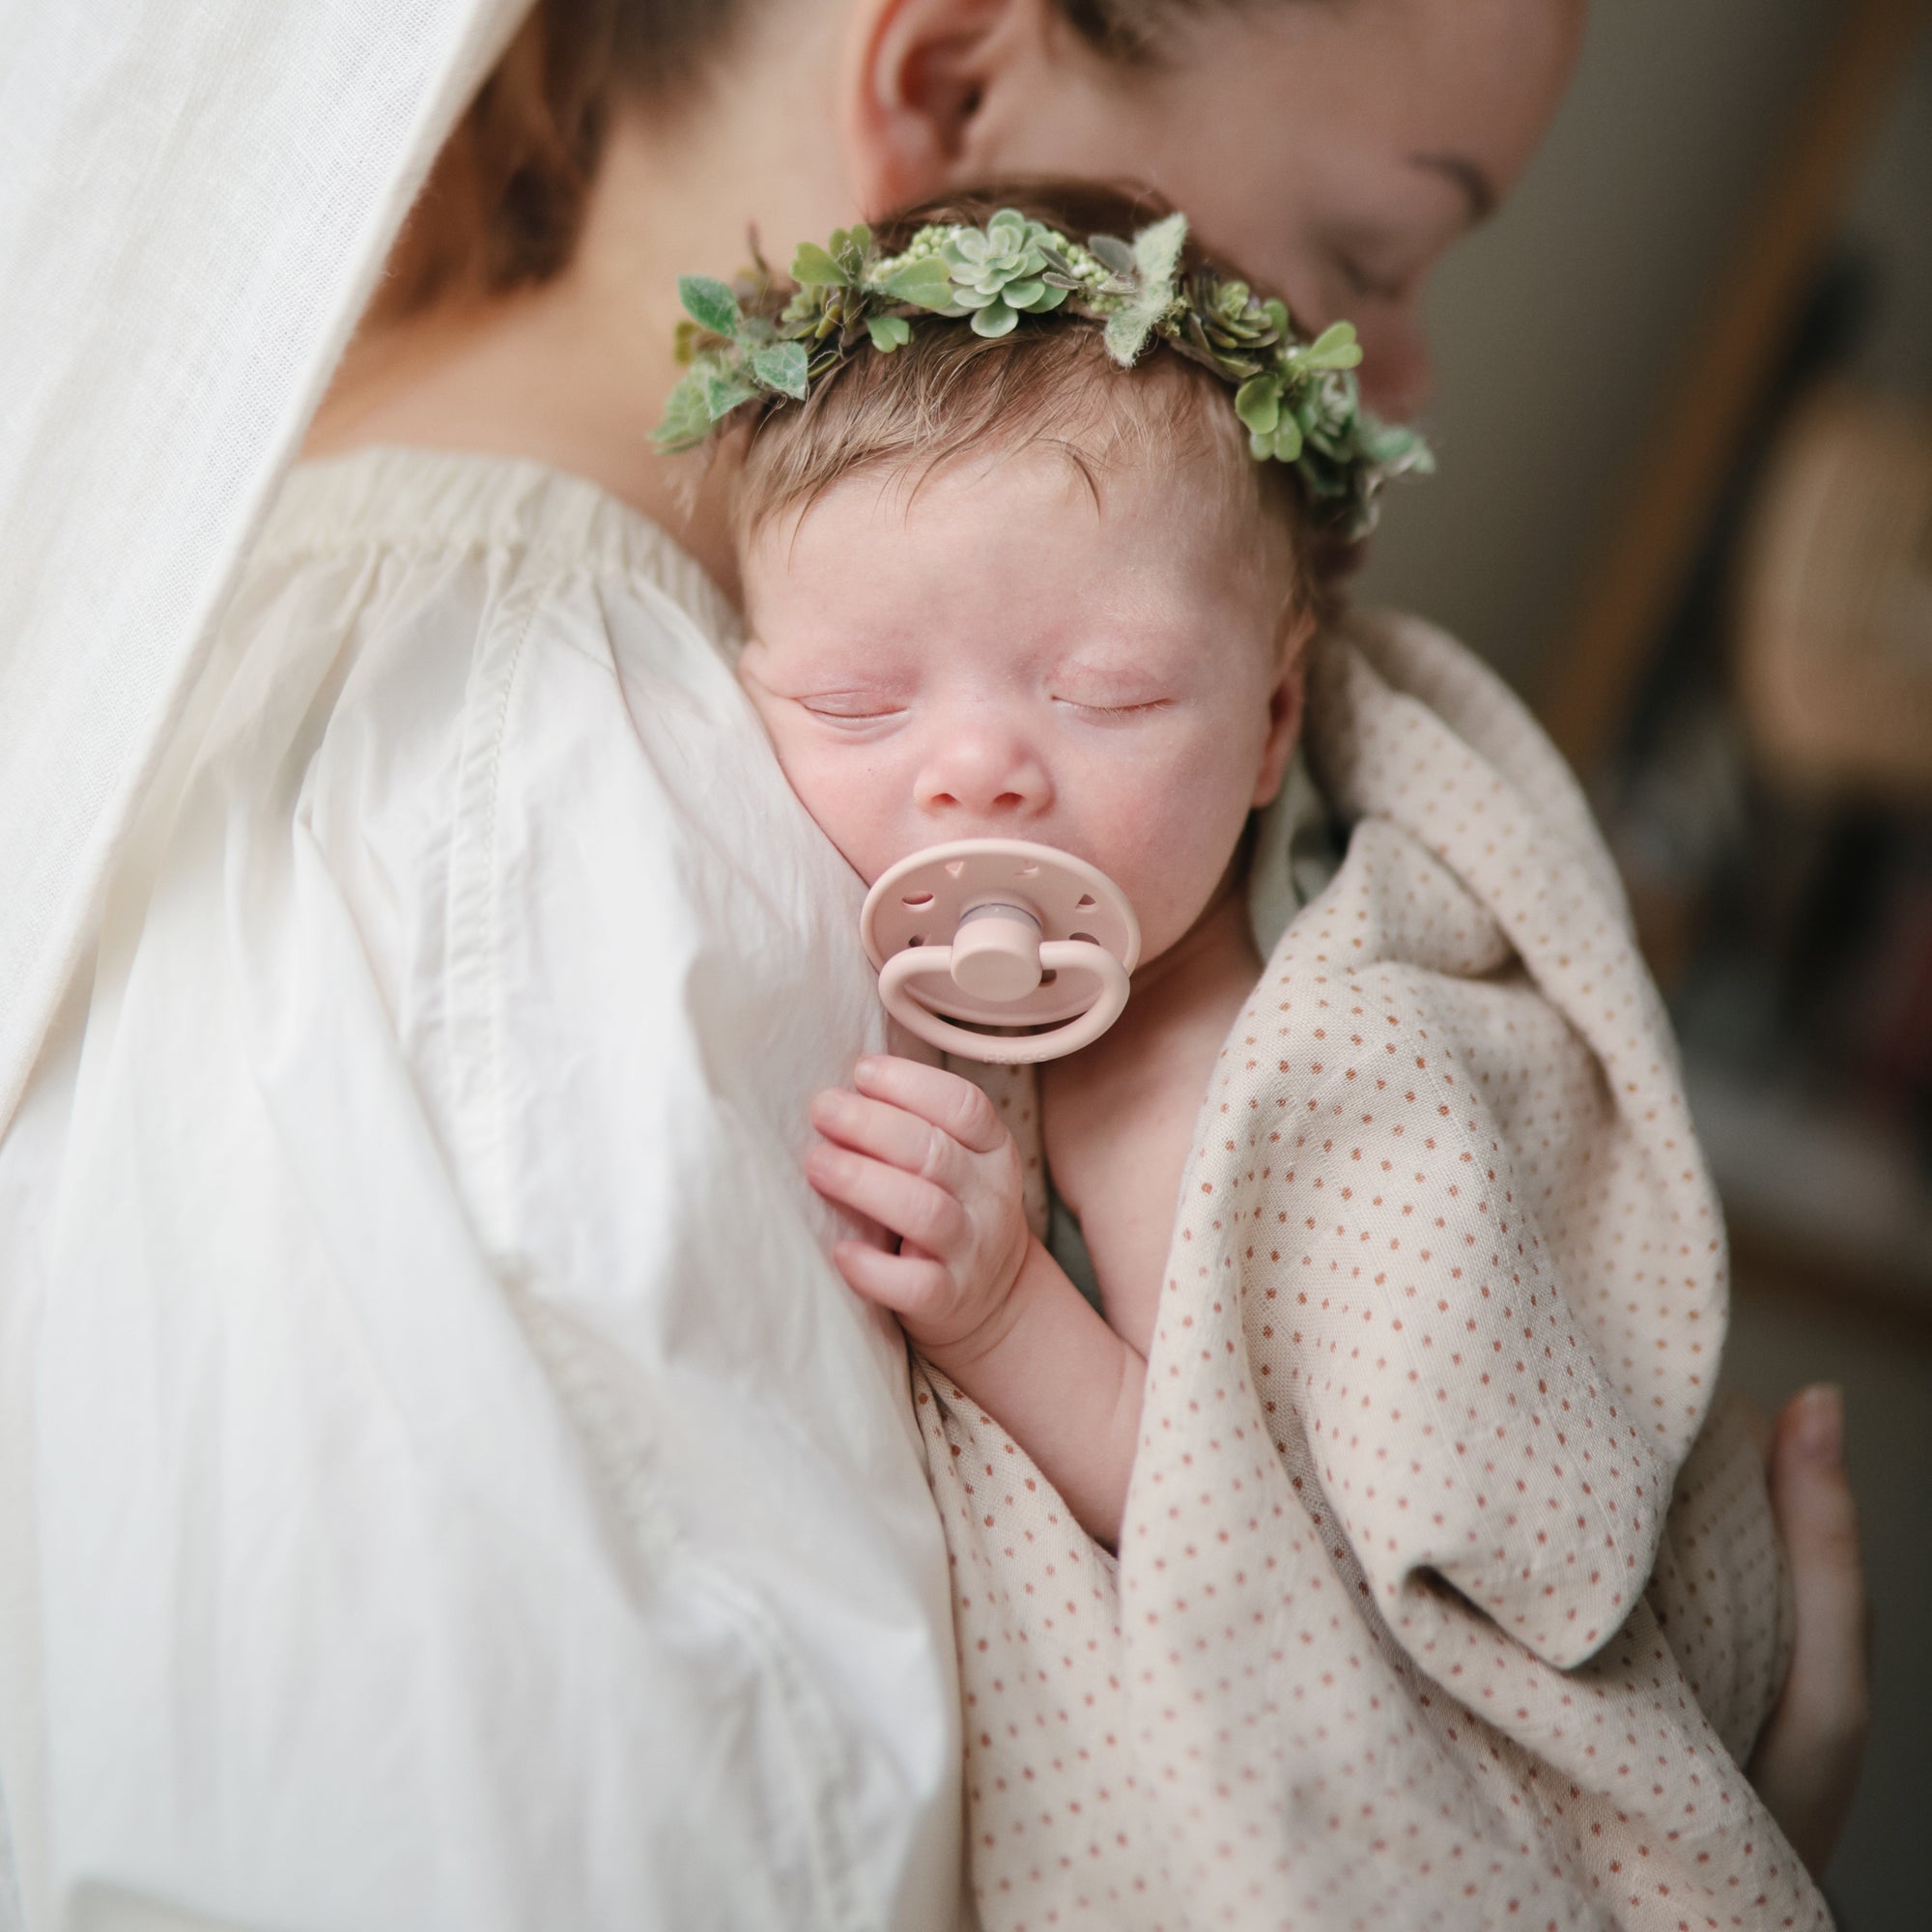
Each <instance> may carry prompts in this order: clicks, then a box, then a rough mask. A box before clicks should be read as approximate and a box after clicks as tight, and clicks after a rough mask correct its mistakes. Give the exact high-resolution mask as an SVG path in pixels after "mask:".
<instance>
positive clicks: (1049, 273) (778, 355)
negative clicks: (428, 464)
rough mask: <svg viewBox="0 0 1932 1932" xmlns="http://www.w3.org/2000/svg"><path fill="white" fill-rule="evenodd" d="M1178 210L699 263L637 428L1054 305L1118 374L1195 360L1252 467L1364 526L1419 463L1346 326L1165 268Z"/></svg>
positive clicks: (803, 387)
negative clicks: (1274, 467) (1148, 221)
mask: <svg viewBox="0 0 1932 1932" xmlns="http://www.w3.org/2000/svg"><path fill="white" fill-rule="evenodd" d="M1186 240H1187V218H1186V216H1185V215H1183V214H1179V213H1174V214H1169V215H1167V216H1166V217H1164V218H1163V219H1161V220H1159V221H1156V222H1155V223H1154V224H1153V225H1152V226H1151V228H1145V229H1143V230H1142V231H1141V232H1140V233H1139V234H1138V235H1136V236H1135V237H1134V239H1133V241H1131V242H1126V241H1121V240H1120V239H1119V238H1118V237H1116V236H1112V235H1095V236H1093V237H1092V238H1091V239H1090V240H1089V241H1088V242H1087V244H1086V245H1085V246H1084V247H1083V246H1082V245H1081V244H1080V243H1079V242H1077V241H1069V240H1068V238H1067V237H1066V236H1065V235H1062V234H1060V233H1058V232H1057V231H1056V230H1054V229H1051V228H1048V227H1047V226H1045V225H1044V224H1043V223H1041V222H1038V221H1035V220H1032V219H1030V218H1029V217H1028V216H1026V215H1024V214H1022V213H1020V212H1019V211H1018V210H1017V209H1011V208H1003V209H1001V210H1000V211H999V213H996V214H994V215H993V216H992V217H991V218H990V219H989V220H988V221H987V222H986V224H985V226H984V227H983V228H976V227H973V226H972V225H970V224H968V223H965V222H946V223H936V224H932V225H929V226H927V227H924V228H922V229H920V230H919V231H918V232H917V233H916V234H915V235H914V236H913V238H912V240H911V241H910V242H909V243H908V245H907V246H906V247H905V248H904V250H903V251H901V252H900V253H898V254H896V255H883V254H881V253H880V252H879V249H878V247H877V245H876V244H875V243H874V241H873V240H872V232H871V230H870V229H869V228H867V226H866V225H865V224H864V223H863V222H861V223H856V224H855V225H854V226H852V227H850V228H840V229H838V230H836V231H835V232H834V234H833V236H832V239H831V241H829V242H828V243H827V244H826V246H824V247H823V248H821V247H818V246H817V245H816V244H814V243H812V242H810V241H808V242H806V243H805V244H804V246H803V247H801V248H800V249H799V251H798V253H797V255H796V256H795V257H794V258H793V261H792V265H791V284H792V285H782V284H780V283H779V282H777V281H776V280H775V278H774V277H773V276H772V274H771V272H770V270H767V269H766V268H765V266H764V264H763V262H762V261H760V262H758V264H757V266H756V269H755V270H754V271H753V272H752V273H750V274H748V275H746V276H743V277H741V278H740V280H739V282H738V284H737V286H736V288H735V289H734V288H732V287H730V286H727V285H726V284H725V283H724V282H721V281H718V280H715V279H714V278H712V277H711V276H708V275H684V276H681V277H680V278H679V280H678V285H677V286H678V295H679V297H680V298H682V300H683V303H684V307H685V311H686V313H687V314H688V316H689V317H690V320H689V321H688V322H683V323H680V324H679V325H678V341H677V354H678V360H679V361H680V362H684V363H687V364H689V371H688V373H687V374H686V375H685V376H684V378H683V379H682V380H681V381H680V382H679V383H678V384H677V386H676V387H675V388H674V389H672V391H671V392H670V396H669V399H668V403H667V404H666V408H665V416H664V421H663V422H662V423H661V424H660V425H659V427H658V430H657V433H656V436H655V438H654V440H655V442H656V444H657V446H658V447H659V448H660V449H663V450H667V451H670V450H679V449H689V448H692V447H694V446H695V445H696V444H697V443H700V442H702V441H703V440H705V439H706V438H707V437H708V436H709V435H710V434H711V432H712V431H713V430H714V429H715V428H716V427H717V425H718V424H719V423H721V422H723V421H724V420H725V418H726V417H727V416H729V415H731V414H732V413H733V412H735V411H737V410H739V409H742V408H744V407H745V406H746V405H748V404H758V405H760V406H762V407H771V406H772V405H774V404H781V403H783V402H786V401H790V402H801V403H802V402H804V401H805V399H806V397H807V396H808V395H809V394H810V391H811V387H812V385H813V384H815V383H819V382H821V381H823V379H824V378H825V377H826V376H828V375H829V374H831V372H832V371H833V370H834V369H836V368H838V366H839V365H840V364H842V363H844V362H845V361H847V360H848V359H849V358H850V357H852V356H853V355H858V354H860V353H862V352H863V351H864V350H865V349H866V348H867V346H869V347H870V348H871V349H873V350H875V351H877V352H878V353H879V354H880V355H891V354H892V353H893V352H894V351H895V350H897V349H901V348H903V347H904V346H905V345H906V343H908V342H909V341H911V339H912V331H913V326H914V324H915V323H916V322H919V321H923V319H924V318H926V317H928V316H938V317H947V318H955V319H967V320H970V322H971V325H972V328H973V332H974V333H975V334H976V335H980V336H988V337H998V336H1004V335H1009V334H1010V333H1011V332H1012V331H1013V330H1014V329H1015V328H1017V327H1019V324H1020V318H1021V317H1022V316H1027V315H1034V316H1042V315H1046V314H1049V313H1051V312H1053V311H1055V310H1061V309H1064V310H1065V312H1066V313H1067V314H1068V315H1069V316H1078V317H1081V318H1083V319H1085V320H1087V321H1091V322H1094V323H1095V324H1098V325H1100V326H1101V327H1103V328H1104V330H1105V335H1106V347H1107V354H1108V355H1109V356H1111V357H1112V359H1113V360H1114V361H1115V362H1116V363H1118V364H1119V365H1120V366H1121V367H1122V368H1123V369H1126V368H1131V367H1132V366H1133V364H1134V363H1135V361H1137V360H1138V359H1139V357H1140V355H1141V354H1142V352H1143V351H1144V350H1145V349H1146V348H1147V347H1148V346H1149V344H1150V343H1151V342H1153V341H1154V340H1155V339H1156V338H1157V339H1158V341H1160V342H1164V343H1166V344H1167V345H1168V346H1169V347H1170V348H1171V349H1173V350H1174V351H1175V352H1176V353H1177V354H1178V355H1184V356H1186V357H1187V358H1188V359H1189V360H1190V361H1192V362H1197V363H1199V364H1201V365H1202V366H1203V367H1204V368H1207V369H1209V370H1211V371H1212V372H1213V373H1214V374H1215V375H1216V376H1218V377H1219V378H1220V379H1221V380H1222V382H1224V383H1226V384H1228V385H1229V386H1230V388H1232V389H1233V391H1234V405H1235V411H1236V414H1237V415H1238V416H1239V417H1240V419H1241V421H1242V423H1243V424H1244V425H1245V426H1246V428H1247V431H1248V447H1249V450H1250V451H1251V452H1252V454H1253V455H1254V456H1255V457H1256V458H1257V459H1258V460H1260V461H1264V462H1265V461H1268V460H1273V461H1274V462H1277V463H1285V464H1288V465H1290V466H1291V467H1292V468H1293V470H1294V472H1295V474H1296V476H1297V477H1298V478H1299V479H1300V482H1301V486H1302V488H1303V490H1304V492H1305V493H1306V495H1307V497H1308V500H1309V502H1310V505H1311V507H1313V509H1314V510H1315V511H1316V512H1317V514H1318V516H1320V517H1321V520H1322V522H1323V523H1324V525H1328V526H1335V527H1337V528H1339V530H1340V533H1341V534H1342V535H1343V536H1344V537H1348V538H1353V537H1358V536H1364V535H1366V534H1367V533H1368V531H1369V530H1371V529H1372V528H1373V527H1374V526H1375V521H1376V494H1377V492H1378V490H1379V489H1380V488H1381V485H1382V484H1383V483H1384V482H1385V481H1387V479H1388V478H1390V477H1392V476H1398V475H1401V474H1403V473H1404V472H1406V471H1415V472H1417V473H1419V474H1427V473H1428V472H1429V471H1431V470H1433V469H1435V459H1434V457H1433V456H1432V455H1431V453H1430V449H1429V445H1428V444H1427V443H1426V442H1425V441H1424V440H1422V438H1421V437H1420V436H1419V435H1418V434H1417V433H1416V432H1415V431H1414V430H1410V429H1403V428H1398V427H1395V426H1393V425H1390V424H1385V423H1382V422H1379V421H1378V420H1377V418H1376V417H1375V416H1373V415H1371V414H1370V413H1369V412H1367V411H1366V410H1364V409H1363V408H1362V405H1361V397H1360V393H1359V391H1358V389H1357V386H1356V383H1355V378H1354V375H1353V374H1352V373H1351V372H1352V371H1353V369H1354V367H1355V365H1356V364H1357V363H1358V362H1360V360H1361V359H1362V351H1361V346H1360V344H1359V343H1357V341H1356V340H1355V330H1354V327H1353V325H1352V324H1350V323H1347V322H1338V323H1335V324H1333V325H1331V326H1330V327H1327V328H1325V329H1323V330H1322V331H1321V334H1320V335H1318V336H1317V337H1316V338H1315V339H1314V340H1313V341H1312V342H1304V341H1299V340H1297V339H1296V337H1295V335H1294V332H1293V327H1291V325H1290V321H1289V314H1288V308H1287V305H1286V304H1285V303H1283V302H1281V301H1279V300H1276V299H1274V298H1267V299H1262V298H1257V297H1256V296H1255V295H1254V294H1253V292H1252V291H1251V290H1250V289H1249V287H1248V285H1247V284H1246V283H1245V282H1241V281H1236V280H1234V279H1232V278H1231V277H1227V276H1224V275H1222V274H1221V273H1220V272H1219V271H1218V270H1215V269H1214V268H1212V267H1211V266H1208V265H1205V264H1204V265H1203V266H1201V267H1199V268H1196V269H1194V270H1192V271H1191V272H1187V273H1183V272H1182V263H1181V251H1182V247H1183V244H1184V243H1185V241H1186Z"/></svg>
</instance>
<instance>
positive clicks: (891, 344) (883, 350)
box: [866, 315, 912, 355]
mask: <svg viewBox="0 0 1932 1932" xmlns="http://www.w3.org/2000/svg"><path fill="white" fill-rule="evenodd" d="M866 333H867V335H869V336H870V337H871V338H872V347H873V348H874V349H876V350H877V351H878V352H879V353H880V354H881V355H891V354H892V353H893V351H894V350H895V349H903V348H904V347H905V346H906V344H907V343H908V342H910V341H911V340H912V324H911V323H909V322H908V321H907V320H906V319H905V317H904V316H902V315H868V316H867V318H866Z"/></svg>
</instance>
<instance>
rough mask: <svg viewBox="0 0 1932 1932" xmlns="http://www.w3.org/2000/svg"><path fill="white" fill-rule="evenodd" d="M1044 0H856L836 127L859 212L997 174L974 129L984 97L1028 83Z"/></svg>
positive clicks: (1040, 47) (1043, 45)
mask: <svg viewBox="0 0 1932 1932" xmlns="http://www.w3.org/2000/svg"><path fill="white" fill-rule="evenodd" d="M1050 13H1051V0H857V4H856V5H855V6H854V8H853V10H852V15H851V19H850V23H849V27H848V39H847V42H846V45H845V49H844V52H843V55H842V59H843V63H844V69H845V72H844V80H843V84H842V85H841V87H840V91H839V93H840V103H841V104H840V111H839V121H840V128H839V132H840V135H841V137H842V139H843V141H844V145H845V151H846V160H847V166H848V168H849V171H850V174H851V180H852V186H853V189H854V191H855V195H856V198H857V200H858V203H859V206H860V207H861V208H862V209H863V210H864V211H865V212H866V213H867V215H878V214H883V213H885V212H886V211H887V210H888V209H893V208H902V207H904V206H906V205H907V204H908V203H911V202H919V201H928V200H931V199H933V198H934V197H936V196H939V195H942V194H945V193H946V192H947V191H948V190H949V189H951V188H954V187H959V186H963V185H966V184H967V183H968V182H970V181H971V180H973V179H974V178H975V177H976V176H981V177H983V176H984V175H986V174H989V173H997V172H998V169H997V166H996V165H989V163H990V162H991V160H992V157H991V156H987V155H986V154H985V153H984V152H983V144H982V143H981V142H980V141H979V140H978V139H977V138H976V136H977V134H978V133H979V131H980V128H981V127H982V126H983V124H984V122H985V120H986V110H987V105H988V103H989V101H991V100H992V99H993V98H994V97H995V96H996V95H998V94H1001V93H1003V92H1004V91H1006V90H1008V89H1009V88H1012V87H1015V86H1018V87H1021V88H1028V87H1032V86H1034V85H1036V84H1037V79H1038V75H1039V70H1040V68H1041V66H1042V64H1043V63H1044V62H1045V61H1046V60H1047V58H1048V53H1049V49H1048V45H1047V34H1048V30H1049V27H1050V24H1051V23H1050V21H1049V19H1048V15H1049V14H1050Z"/></svg>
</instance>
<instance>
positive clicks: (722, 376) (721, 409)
mask: <svg viewBox="0 0 1932 1932" xmlns="http://www.w3.org/2000/svg"><path fill="white" fill-rule="evenodd" d="M700 380H701V382H702V384H703V394H704V407H705V409H706V410H707V411H708V412H710V416H711V420H712V421H713V422H718V421H720V420H721V419H722V418H723V417H725V416H728V415H729V414H730V413H731V412H732V411H733V410H735V409H736V408H737V407H738V405H739V404H740V403H750V402H754V401H755V400H756V399H757V394H758V385H757V384H755V383H752V382H748V381H747V380H746V379H745V378H744V377H743V376H741V375H739V374H738V373H737V372H736V371H735V370H733V371H730V372H725V371H720V370H716V369H714V370H711V371H708V372H707V373H706V374H705V375H704V376H703V377H702V378H701V379H700Z"/></svg>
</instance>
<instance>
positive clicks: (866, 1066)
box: [852, 1053, 885, 1080]
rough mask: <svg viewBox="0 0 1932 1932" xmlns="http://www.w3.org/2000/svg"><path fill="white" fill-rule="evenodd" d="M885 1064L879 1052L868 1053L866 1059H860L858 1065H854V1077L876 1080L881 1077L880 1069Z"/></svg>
mask: <svg viewBox="0 0 1932 1932" xmlns="http://www.w3.org/2000/svg"><path fill="white" fill-rule="evenodd" d="M884 1064H885V1063H884V1062H883V1061H881V1060H880V1059H879V1057H878V1055H877V1054H875V1053H868V1054H867V1056H866V1057H865V1059H864V1060H862V1061H860V1063H859V1064H858V1065H857V1066H855V1067H853V1069H852V1075H853V1078H854V1079H857V1080H876V1079H877V1078H878V1077H879V1069H880V1067H881V1066H882V1065H884Z"/></svg>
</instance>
